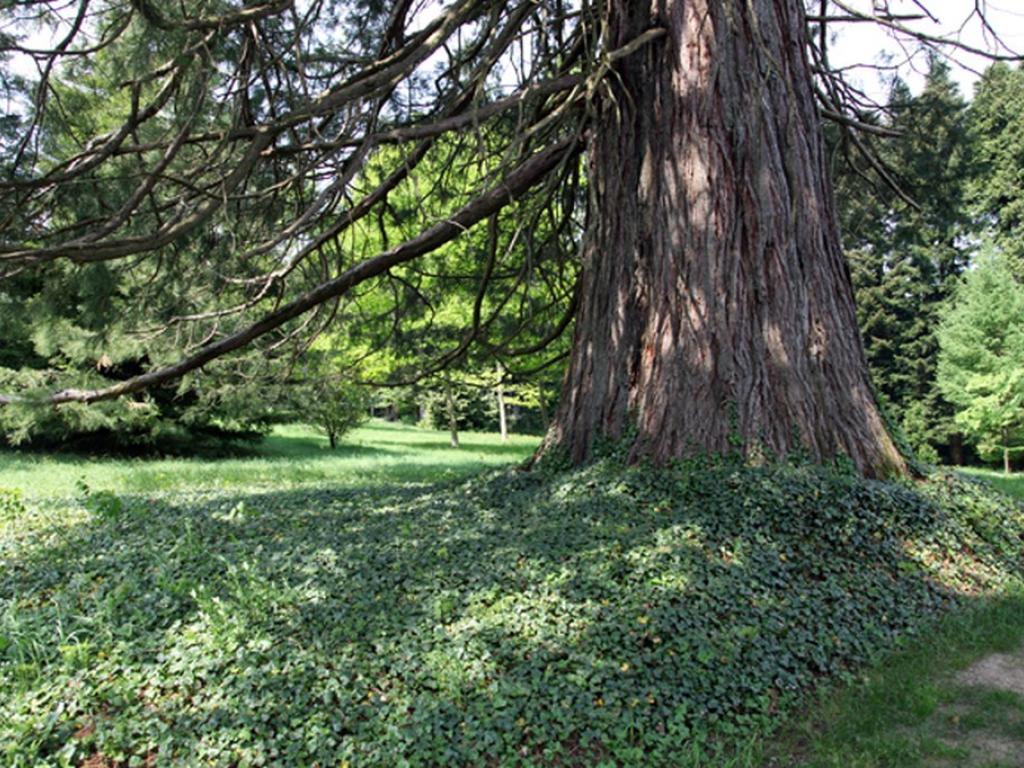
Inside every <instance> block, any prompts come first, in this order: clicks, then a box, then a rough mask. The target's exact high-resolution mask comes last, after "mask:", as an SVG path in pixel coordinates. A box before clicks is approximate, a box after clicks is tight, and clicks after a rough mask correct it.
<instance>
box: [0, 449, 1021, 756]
mask: <svg viewBox="0 0 1024 768" xmlns="http://www.w3.org/2000/svg"><path fill="white" fill-rule="evenodd" d="M5 499H6V500H5V502H4V503H3V504H2V505H0V561H2V562H0V566H2V567H0V763H3V764H4V765H12V766H20V765H25V766H28V765H40V764H45V765H56V766H59V765H80V764H82V762H83V761H85V760H91V761H92V762H91V763H90V765H152V764H157V765H214V766H250V765H295V766H300V765H301V766H312V765H318V766H339V765H341V766H346V765H347V766H364V765H366V766H402V765H410V766H412V765H415V766H419V765H423V766H427V765H445V766H458V765H467V766H469V765H473V766H476V765H503V766H504V765H598V764H605V765H614V764H620V765H644V766H657V765H678V764H680V762H681V760H682V758H681V756H682V755H684V754H691V753H693V752H694V751H697V750H699V749H700V748H702V745H703V746H704V747H709V748H710V746H709V745H714V744H723V743H724V744H728V743H729V742H730V740H735V739H737V738H739V737H741V736H743V735H745V734H750V733H754V732H757V731H760V730H763V729H765V728H767V727H770V726H771V724H772V723H774V722H776V721H777V720H778V718H779V717H780V715H781V714H782V713H784V712H785V711H786V709H787V707H789V706H791V705H792V703H793V702H794V701H796V700H797V699H798V698H799V697H800V695H801V693H802V692H804V691H806V690H807V689H808V688H810V687H811V686H814V685H815V684H817V683H818V682H820V681H822V679H824V678H828V679H832V680H835V679H843V678H844V677H846V676H849V675H851V674H853V671H854V670H856V669H857V667H858V666H859V665H862V664H864V663H865V662H866V661H868V660H870V659H871V658H872V657H873V656H875V655H876V654H877V653H878V652H880V651H881V650H884V649H887V648H890V647H892V646H893V644H894V643H895V642H896V641H897V639H898V638H899V637H900V636H902V635H905V634H907V633H911V632H914V631H920V630H921V629H923V628H925V627H927V626H929V624H930V622H931V621H932V619H933V617H934V616H935V615H936V614H938V613H940V612H942V611H945V610H947V609H949V608H950V607H952V606H954V605H956V604H957V603H960V602H962V601H966V600H970V599H972V598H975V597H977V596H979V595H982V594H984V593H986V592H992V591H998V590H1001V589H1004V588H1007V587H1009V586H1015V585H1017V584H1019V583H1020V581H1021V577H1022V576H1024V573H1022V571H1024V539H1022V533H1024V509H1022V508H1021V507H1020V506H1018V505H1016V504H1015V503H1014V502H1011V501H1010V500H1008V499H1007V498H1005V497H1002V496H999V495H998V494H995V493H994V492H992V491H990V490H988V489H987V488H986V487H984V486H982V485H978V484H976V483H974V482H970V481H966V480H963V479H959V478H956V477H954V476H950V475H936V476H934V477H932V478H930V479H929V480H927V481H925V482H910V481H908V482H906V483H881V482H873V481H865V480H862V479H859V478H856V477H852V476H849V475H845V474H842V473H839V472H835V471H829V470H825V469H817V468H793V467H785V466H772V467H763V468H749V467H741V466H733V465H729V464H721V465H707V466H697V465H693V464H690V465H687V466H680V467H676V468H673V469H668V470H665V469H662V470H655V469H649V468H633V469H628V470H624V469H622V468H621V467H620V466H617V465H616V464H614V463H613V462H599V463H597V464H594V465H592V466H590V467H588V468H585V469H582V470H571V471H564V472H556V471H553V470H548V471H534V472H517V471H508V472H502V473H498V474H494V475H490V476H488V477H485V478H478V479H476V480H474V481H471V482H465V483H462V484H447V485H442V486H418V487H410V486H395V487H377V488H374V489H371V490H352V489H333V490H332V489H328V488H323V489H316V490H298V491H296V490H291V491H287V492H280V493H262V494H258V495H257V494H253V495H249V496H243V495H238V494H234V495H230V496H228V495H213V494H208V495H196V496H193V497H181V496H180V495H177V496H167V497H117V496H113V495H112V494H104V493H102V492H97V491H95V490H89V489H85V488H83V495H82V497H81V498H80V499H79V500H77V501H74V502H70V501H69V502H68V505H67V506H66V507H64V508H59V507H58V506H55V504H53V503H50V504H47V505H46V506H45V507H40V508H33V507H32V506H31V505H28V506H26V503H25V502H23V501H21V500H20V499H19V498H17V497H16V496H14V495H9V496H8V497H5Z"/></svg>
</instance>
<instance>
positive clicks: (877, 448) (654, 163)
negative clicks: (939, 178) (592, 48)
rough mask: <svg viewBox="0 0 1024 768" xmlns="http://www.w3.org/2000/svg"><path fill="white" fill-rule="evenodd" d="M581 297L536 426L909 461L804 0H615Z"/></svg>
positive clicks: (637, 452) (566, 435) (896, 464)
mask: <svg viewBox="0 0 1024 768" xmlns="http://www.w3.org/2000/svg"><path fill="white" fill-rule="evenodd" d="M652 25H660V26H663V27H665V28H666V29H667V30H668V35H667V36H666V37H664V38H662V39H661V40H659V41H656V42H654V43H653V44H651V45H648V46H646V47H644V48H642V49H641V50H640V51H638V52H637V53H635V54H633V55H631V56H629V57H628V58H625V59H623V60H621V61H620V62H619V64H618V65H617V76H613V77H609V78H608V79H607V80H606V82H607V83H608V91H607V93H605V94H604V95H603V97H602V104H601V107H600V113H599V115H598V118H597V121H596V124H595V125H594V126H593V131H592V139H591V146H590V152H589V163H590V188H591V195H592V199H591V218H590V221H591V224H590V230H589V232H588V235H587V243H586V251H585V257H584V258H585V261H584V270H583V277H582V280H583V286H582V289H583V292H582V301H581V306H580V310H579V314H578V317H577V324H576V331H575V338H574V346H573V351H572V356H571V360H570V365H569V371H568V374H567V376H566V380H565V386H564V390H563V394H562V399H561V403H560V406H559V410H558V413H557V415H556V418H555V421H554V423H553V425H552V428H551V431H550V432H549V435H548V439H547V443H546V445H547V446H548V447H551V446H561V447H564V448H565V449H567V450H568V451H569V452H570V453H571V456H572V458H573V459H574V460H576V461H582V460H584V459H586V458H587V456H588V455H589V454H590V452H591V449H592V446H593V443H594V440H595V438H598V437H608V438H612V439H616V438H624V437H625V436H627V435H628V436H629V438H628V439H630V440H631V441H632V457H633V459H639V458H649V459H652V460H654V461H655V462H664V461H666V460H669V459H671V458H674V457H679V456H685V455H688V454H692V453H695V452H701V451H707V452H711V453H717V454H722V453H727V452H729V451H730V450H735V449H739V450H742V451H743V452H744V453H745V454H746V455H747V456H749V457H750V458H751V459H752V460H759V459H761V458H762V457H771V456H785V455H787V454H791V453H793V452H794V451H801V452H805V453H807V454H809V455H810V456H811V457H812V458H814V459H815V460H819V461H820V460H826V459H828V458H829V457H833V456H837V455H846V456H848V457H849V458H850V459H852V461H853V462H854V463H855V465H856V466H857V467H858V469H860V470H861V471H862V472H863V473H865V474H867V475H873V476H884V475H889V474H894V473H900V472H903V471H905V463H904V460H903V458H902V456H901V455H900V453H899V451H898V450H897V449H896V447H895V446H894V444H893V441H892V440H891V438H890V436H889V434H888V432H887V430H886V427H885V424H884V421H883V419H882V418H881V416H880V414H879V411H878V408H877V406H876V403H875V399H874V395H873V392H872V389H871V386H870V383H869V380H868V373H867V364H866V361H865V357H864V352H863V347H862V344H861V339H860V334H859V332H858V330H857V325H856V318H855V315H854V305H853V292H852V289H851V287H850V278H849V274H848V271H847V267H846V263H845V261H844V257H843V254H842V250H841V247H840V239H839V232H838V225H837V219H836V215H835V208H834V203H833V198H832V190H831V183H830V180H829V177H828V171H827V166H826V156H825V151H824V144H823V140H822V133H821V126H820V122H819V117H818V112H817V109H816V106H815V102H814V97H813V93H812V76H811V70H810V66H809V63H808V60H807V56H806V47H805V42H806V29H805V20H804V13H803V8H802V0H658V2H651V3H644V2H630V1H629V0H611V2H610V14H609V18H608V30H609V40H608V45H609V47H610V48H617V47H619V46H621V45H623V44H625V43H626V42H628V41H629V40H631V39H633V38H634V37H636V36H637V35H638V34H640V33H641V32H643V31H644V30H645V29H648V28H650V27H651V26H652Z"/></svg>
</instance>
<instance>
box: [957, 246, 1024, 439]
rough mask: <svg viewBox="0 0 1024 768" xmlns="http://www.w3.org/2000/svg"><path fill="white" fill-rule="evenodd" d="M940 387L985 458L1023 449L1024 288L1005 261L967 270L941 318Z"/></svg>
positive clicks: (993, 259) (993, 258) (991, 258)
mask: <svg viewBox="0 0 1024 768" xmlns="http://www.w3.org/2000/svg"><path fill="white" fill-rule="evenodd" d="M938 335H939V341H940V343H941V346H942V352H941V355H940V358H939V386H940V387H941V388H942V391H943V392H944V394H945V396H946V397H947V398H948V399H949V401H950V402H952V403H954V404H956V406H957V414H956V421H957V424H958V425H960V426H961V427H962V428H963V429H964V431H966V432H968V433H969V434H971V435H973V436H974V437H975V438H976V439H977V440H978V441H979V445H980V447H981V449H982V451H983V453H987V454H992V453H994V452H997V451H998V452H1000V453H1001V452H1003V451H1009V452H1013V453H1020V451H1021V450H1022V449H1024V287H1022V286H1021V284H1020V283H1019V282H1018V281H1017V280H1016V279H1015V277H1014V275H1013V271H1012V269H1011V266H1010V261H1009V258H1008V257H1007V256H1006V255H1003V254H1000V253H990V254H987V255H986V256H984V257H983V258H981V259H979V260H978V263H977V264H976V266H975V267H974V269H972V270H970V271H968V272H967V273H966V274H965V275H964V278H963V280H962V281H961V283H960V285H959V286H958V288H957V291H956V293H955V295H954V297H953V299H952V301H951V303H950V305H949V306H948V307H947V310H946V312H945V314H944V315H943V317H942V324H941V326H940V328H939V331H938Z"/></svg>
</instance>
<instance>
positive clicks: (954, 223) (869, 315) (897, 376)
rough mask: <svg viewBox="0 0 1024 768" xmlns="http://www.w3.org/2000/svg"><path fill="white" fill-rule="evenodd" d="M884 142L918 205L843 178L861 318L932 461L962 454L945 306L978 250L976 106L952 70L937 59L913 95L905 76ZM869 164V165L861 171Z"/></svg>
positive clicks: (885, 380) (876, 367)
mask: <svg viewBox="0 0 1024 768" xmlns="http://www.w3.org/2000/svg"><path fill="white" fill-rule="evenodd" d="M889 109H890V111H891V114H892V115H893V118H892V121H891V124H890V125H889V126H888V127H890V128H892V129H894V130H895V131H897V132H898V133H899V134H900V135H899V137H898V138H895V139H891V140H889V141H888V142H886V143H885V145H884V146H882V147H880V155H881V157H882V159H883V160H884V161H885V162H886V164H887V165H888V167H889V169H890V171H891V174H892V176H893V178H894V181H895V182H896V183H897V184H898V185H899V186H900V188H901V189H902V190H903V191H904V193H905V194H906V195H907V196H909V197H910V198H911V199H912V200H913V202H914V203H915V205H911V204H909V203H908V202H907V201H906V200H905V199H904V198H903V197H902V196H901V195H899V194H897V193H896V192H895V191H893V190H892V189H886V188H884V187H881V186H878V187H874V188H872V187H869V186H868V185H866V184H865V183H864V181H863V179H862V177H860V176H857V175H856V174H850V173H846V174H844V175H841V176H840V182H839V185H838V186H839V189H840V190H841V193H842V196H841V200H842V203H841V208H842V216H843V224H844V228H845V229H844V233H845V234H844V239H845V244H846V247H847V249H848V255H849V258H850V263H851V272H852V277H853V282H854V286H855V289H856V293H857V309H858V320H859V323H860V327H861V332H862V334H863V336H864V343H865V348H866V353H867V357H868V363H869V366H870V368H871V373H872V378H873V381H874V384H875V387H876V389H877V391H878V393H879V395H880V396H881V397H882V399H883V400H884V401H885V402H886V404H887V406H888V409H889V411H890V416H891V417H893V418H894V420H895V421H896V423H898V424H899V425H900V426H901V427H902V429H903V431H904V433H905V434H906V435H907V437H908V439H909V440H910V442H911V444H912V446H913V447H914V448H915V450H916V451H917V452H918V455H919V456H921V457H922V458H927V459H937V458H939V452H941V453H942V454H943V455H944V458H946V459H947V460H951V461H954V462H959V461H960V460H961V459H962V456H961V452H960V435H959V430H958V428H957V427H956V424H955V423H954V421H953V409H952V406H951V405H950V404H949V403H948V402H946V401H945V400H944V399H943V397H942V394H941V392H940V391H939V389H938V387H937V386H936V375H937V374H936V368H937V360H938V342H937V339H936V336H935V327H936V324H937V317H938V316H937V313H938V311H939V308H940V307H941V305H942V302H943V301H944V300H945V299H946V297H947V296H948V295H949V292H950V290H951V288H952V285H953V281H954V280H955V278H956V276H957V275H959V274H960V272H961V271H962V270H963V269H964V266H965V264H966V263H967V260H968V257H969V240H968V238H967V237H966V236H965V233H966V232H967V231H968V229H969V227H970V220H969V218H968V215H967V211H966V206H965V204H964V196H965V178H966V175H967V172H968V169H969V168H970V160H971V156H970V142H969V139H968V133H967V105H966V103H965V102H964V100H963V98H962V97H961V96H960V94H959V93H958V91H957V86H956V84H955V83H954V82H953V80H952V79H951V78H950V75H949V67H948V66H947V65H946V64H945V63H944V62H942V61H941V60H939V59H938V58H933V59H932V60H931V64H930V68H929V72H928V76H927V79H926V83H925V87H924V89H923V91H922V92H921V94H920V95H919V96H916V97H915V96H913V95H912V94H911V93H910V91H909V89H908V88H907V87H906V85H905V84H904V83H903V82H901V81H898V80H897V81H896V82H895V83H894V85H893V88H892V92H891V95H890V102H889ZM859 170H863V169H859Z"/></svg>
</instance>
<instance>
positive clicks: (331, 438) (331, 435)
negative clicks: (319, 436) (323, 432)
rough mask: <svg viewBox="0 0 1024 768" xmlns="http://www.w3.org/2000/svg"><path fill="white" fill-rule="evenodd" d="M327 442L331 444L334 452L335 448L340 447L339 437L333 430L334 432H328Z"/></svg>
mask: <svg viewBox="0 0 1024 768" xmlns="http://www.w3.org/2000/svg"><path fill="white" fill-rule="evenodd" d="M327 441H328V442H329V443H330V444H331V450H332V451H333V450H334V449H335V448H337V447H338V435H337V433H336V432H335V431H334V430H333V429H332V430H328V432H327Z"/></svg>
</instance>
